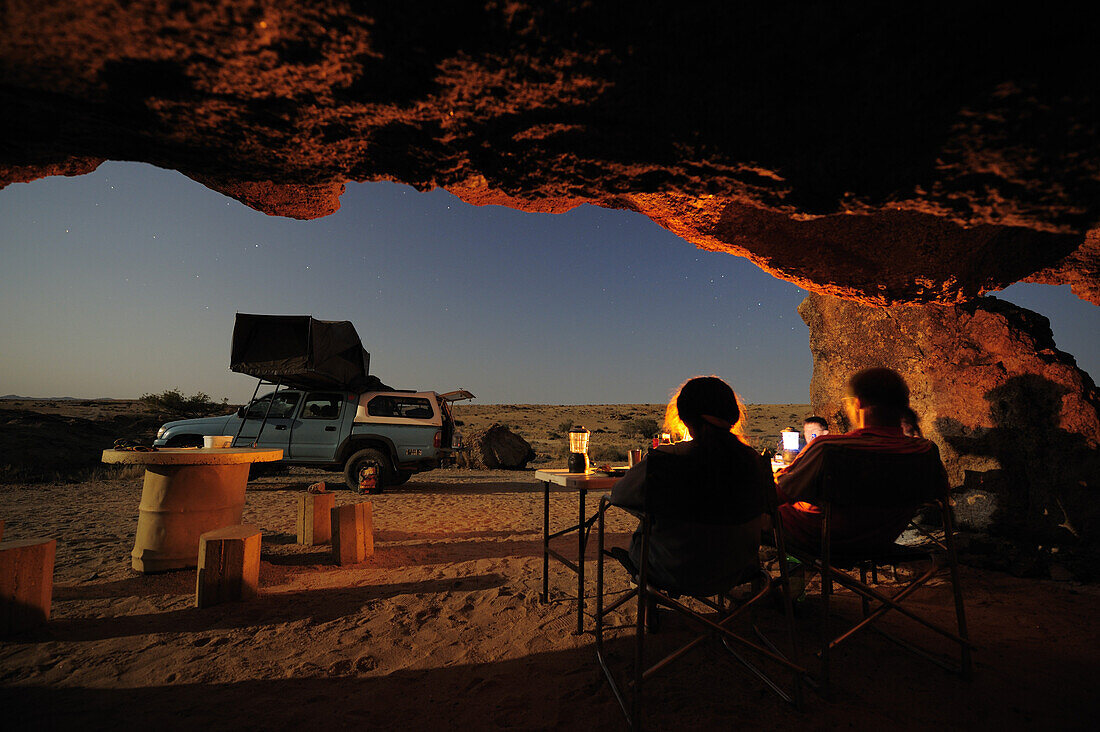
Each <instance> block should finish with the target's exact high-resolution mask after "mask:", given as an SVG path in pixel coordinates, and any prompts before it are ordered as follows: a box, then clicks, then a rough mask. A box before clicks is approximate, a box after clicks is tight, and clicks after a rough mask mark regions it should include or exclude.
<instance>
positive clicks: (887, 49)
mask: <svg viewBox="0 0 1100 732" xmlns="http://www.w3.org/2000/svg"><path fill="white" fill-rule="evenodd" d="M1012 7H1013V6H1011V5H1007V6H1006V5H1003V4H996V3H986V4H978V3H909V4H906V5H904V6H899V5H897V4H885V5H884V4H882V3H880V2H850V3H844V4H827V7H805V6H803V4H798V3H751V4H749V3H729V2H720V3H719V2H715V3H645V2H631V3H625V2H588V3H582V2H569V3H523V2H505V1H501V2H461V1H459V0H453V1H440V2H393V3H361V2H351V1H345V2H291V1H290V0H222V1H221V2H206V3H199V2H182V1H176V2H172V1H169V0H160V1H154V0H145V1H142V0H135V1H134V2H125V3H123V2H108V1H107V0H64V1H61V0H54V1H52V2H46V1H44V0H9V2H7V3H5V4H3V5H2V6H0V108H2V109H3V110H4V112H3V115H2V117H0V119H2V121H0V125H2V134H0V185H3V184H5V183H11V182H16V181H29V180H33V179H35V178H39V177H42V176H46V175H57V174H64V175H75V174H83V173H87V172H89V171H91V170H93V169H94V168H95V166H97V165H98V164H99V163H100V162H102V161H104V160H136V161H144V162H148V163H152V164H154V165H157V166H160V167H164V168H171V169H175V170H178V171H181V172H182V173H184V174H186V175H188V176H190V177H191V178H193V179H195V180H197V181H200V182H201V183H203V184H204V185H206V186H209V187H210V188H212V189H214V190H217V191H221V192H223V193H225V194H226V195H228V196H232V197H233V198H236V199H238V200H240V201H242V202H244V203H245V204H247V205H249V206H251V207H253V208H255V209H258V210H260V211H264V212H266V213H269V214H274V215H283V216H293V217H296V218H314V217H318V216H325V215H327V214H330V213H332V212H333V211H335V210H336V209H337V208H338V206H339V196H340V194H341V193H342V192H343V190H344V184H345V182H347V181H372V180H391V181H400V182H404V183H409V184H411V185H414V186H416V187H417V188H420V189H429V188H432V187H436V186H441V187H444V188H446V189H448V190H449V191H451V192H453V193H455V194H456V195H458V196H460V197H461V198H463V199H464V200H466V201H469V202H471V203H474V204H489V203H494V204H503V205H507V206H512V207H514V208H520V209H524V210H530V211H551V212H560V211H565V210H568V209H569V208H571V207H573V206H576V205H578V204H581V203H585V202H589V203H594V204H597V205H601V206H607V207H611V208H622V209H629V210H634V211H639V212H641V213H643V214H645V215H646V216H648V217H650V218H651V219H653V220H654V221H656V222H657V223H659V224H660V225H661V226H664V227H666V228H668V229H670V230H671V231H673V232H675V233H676V234H678V235H680V236H682V237H683V238H685V239H687V240H688V241H691V242H693V243H695V244H696V245H698V246H700V247H702V248H705V249H711V250H719V251H726V252H730V253H732V254H736V255H740V256H747V257H749V258H750V259H752V261H754V262H755V263H756V264H758V265H759V266H761V267H762V268H764V269H765V270H767V271H769V272H771V273H773V274H775V275H776V276H778V277H782V278H784V279H787V280H790V281H792V282H795V283H798V284H799V285H802V286H804V287H807V288H810V289H812V290H815V291H817V292H821V293H825V294H832V295H838V296H841V297H845V298H848V299H854V300H859V301H862V302H868V303H879V304H888V303H895V302H925V301H940V302H958V301H962V300H966V299H969V298H971V297H973V296H975V295H977V294H979V293H981V292H984V291H988V290H993V289H997V288H1000V287H1003V286H1005V285H1007V284H1010V283H1012V282H1015V281H1018V280H1021V279H1028V278H1029V279H1031V280H1032V281H1040V282H1047V283H1069V284H1072V285H1073V286H1074V291H1075V292H1076V293H1077V294H1078V295H1079V296H1081V297H1083V298H1085V299H1089V300H1091V301H1092V302H1095V303H1098V304H1100V284H1098V281H1100V276H1098V273H1100V224H1098V223H1097V222H1098V211H1100V195H1098V189H1100V144H1098V139H1097V118H1098V116H1100V115H1098V110H1097V99H1096V96H1097V93H1098V90H1100V79H1098V78H1097V74H1096V73H1095V72H1094V69H1095V68H1097V65H1096V64H1095V63H1093V62H1094V54H1095V50H1094V39H1093V35H1094V32H1093V26H1092V25H1091V24H1090V23H1088V22H1086V19H1084V18H1075V17H1073V16H1072V15H1071V14H1068V13H1065V12H1054V11H1053V10H1051V11H1049V12H1047V11H1046V10H1044V11H1043V12H1035V11H1034V9H1032V10H1030V11H1028V12H1026V13H1023V12H1022V11H1021V13H1020V14H1016V11H1014V10H1012V9H1011V8H1012Z"/></svg>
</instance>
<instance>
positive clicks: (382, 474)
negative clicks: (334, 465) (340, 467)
mask: <svg viewBox="0 0 1100 732" xmlns="http://www.w3.org/2000/svg"><path fill="white" fill-rule="evenodd" d="M371 467H373V468H374V475H375V488H374V490H373V491H371V492H372V493H381V492H382V491H383V490H385V488H386V486H391V485H394V470H393V466H392V465H391V464H390V459H389V458H388V457H386V456H385V455H383V454H382V453H381V452H379V451H378V450H375V449H374V448H370V447H368V448H367V449H366V450H360V451H359V452H357V453H355V454H354V455H352V456H351V457H350V458H348V462H347V464H346V466H345V467H344V482H346V483H347V484H348V488H350V489H352V490H353V491H358V490H359V484H360V480H361V479H363V478H364V477H365V476H366V475H367V474H366V473H365V472H364V471H366V469H367V468H371Z"/></svg>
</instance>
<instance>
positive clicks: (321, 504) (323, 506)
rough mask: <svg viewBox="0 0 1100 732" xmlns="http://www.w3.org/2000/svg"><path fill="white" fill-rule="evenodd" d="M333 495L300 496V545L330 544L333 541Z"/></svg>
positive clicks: (334, 500)
mask: <svg viewBox="0 0 1100 732" xmlns="http://www.w3.org/2000/svg"><path fill="white" fill-rule="evenodd" d="M334 508H336V496H335V494H332V493H299V494H298V543H299V544H303V545H305V546H317V545H319V544H328V543H329V542H330V541H331V540H332V509H334Z"/></svg>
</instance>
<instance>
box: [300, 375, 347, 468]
mask: <svg viewBox="0 0 1100 732" xmlns="http://www.w3.org/2000/svg"><path fill="white" fill-rule="evenodd" d="M346 407H347V399H346V398H345V395H344V394H341V393H339V392H330V391H324V392H322V391H311V392H307V393H306V398H305V401H304V402H302V409H301V411H300V412H299V413H298V419H296V420H295V421H294V426H293V428H292V432H293V437H292V439H291V443H290V457H292V458H294V459H295V460H316V461H317V462H331V461H332V460H333V458H334V457H335V455H336V446H337V445H339V444H340V438H341V436H342V433H341V430H340V425H341V423H342V421H343V420H342V417H343V416H344V415H343V410H344V409H346Z"/></svg>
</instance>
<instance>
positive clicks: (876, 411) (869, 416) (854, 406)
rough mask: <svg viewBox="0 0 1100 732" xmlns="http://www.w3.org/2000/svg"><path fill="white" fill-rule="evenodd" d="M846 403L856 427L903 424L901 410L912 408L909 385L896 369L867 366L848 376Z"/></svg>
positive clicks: (896, 425) (897, 425) (898, 425)
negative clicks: (910, 405) (910, 406)
mask: <svg viewBox="0 0 1100 732" xmlns="http://www.w3.org/2000/svg"><path fill="white" fill-rule="evenodd" d="M845 405H846V406H847V408H848V418H849V420H851V422H852V424H853V425H855V426H856V427H900V426H901V415H902V411H903V410H905V409H906V408H908V407H909V386H908V385H907V384H906V383H905V379H903V378H902V376H901V374H899V373H898V372H897V371H894V370H893V369H888V368H883V367H877V368H870V369H864V370H862V371H860V372H859V373H857V374H855V375H854V376H852V378H850V379H848V398H847V399H846V400H845Z"/></svg>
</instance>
